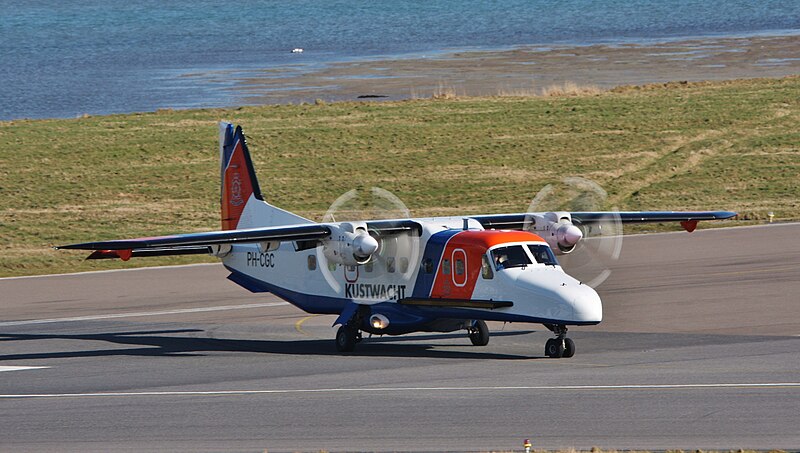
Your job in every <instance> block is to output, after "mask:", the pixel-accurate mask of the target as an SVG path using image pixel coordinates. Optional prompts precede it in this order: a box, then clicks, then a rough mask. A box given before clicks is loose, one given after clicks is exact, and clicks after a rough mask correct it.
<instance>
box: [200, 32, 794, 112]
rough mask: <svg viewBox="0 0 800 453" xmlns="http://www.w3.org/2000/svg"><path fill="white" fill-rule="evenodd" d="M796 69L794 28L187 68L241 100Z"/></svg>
mask: <svg viewBox="0 0 800 453" xmlns="http://www.w3.org/2000/svg"><path fill="white" fill-rule="evenodd" d="M798 72H800V36H757V37H719V38H702V39H692V40H681V41H669V42H651V43H637V44H630V43H626V44H605V45H590V46H574V45H555V46H554V45H547V46H521V47H516V48H513V49H506V50H496V51H472V52H455V53H453V52H447V51H442V52H440V53H437V54H433V55H417V56H413V57H409V58H402V59H394V58H387V59H376V60H357V61H351V62H346V63H335V64H332V65H328V66H321V67H320V68H318V69H313V68H312V69H309V68H305V67H302V66H298V67H296V68H291V67H281V68H277V69H263V70H253V71H246V72H241V71H235V72H228V71H222V72H211V73H203V74H194V75H192V77H199V78H208V79H209V80H211V81H214V80H218V81H219V82H226V83H231V82H232V85H231V88H230V89H231V90H236V91H239V92H241V93H244V94H245V96H246V103H253V104H262V103H266V104H275V103H291V102H301V101H314V100H315V99H321V100H323V101H341V100H353V99H359V98H360V99H376V98H377V99H394V100H397V99H407V98H418V97H422V98H424V97H431V96H441V97H447V96H464V95H466V96H495V95H523V96H528V95H541V94H548V93H551V92H554V88H556V90H555V92H558V90H557V87H562V88H563V87H564V85H565V84H567V85H570V84H574V85H577V86H578V87H579V88H589V89H595V88H596V89H609V88H613V87H616V86H620V85H641V84H649V83H662V82H669V81H701V80H729V79H738V78H754V77H781V76H786V75H791V74H797V73H798Z"/></svg>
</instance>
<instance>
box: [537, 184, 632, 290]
mask: <svg viewBox="0 0 800 453" xmlns="http://www.w3.org/2000/svg"><path fill="white" fill-rule="evenodd" d="M607 199H608V194H607V192H606V191H605V190H603V188H602V187H600V185H599V184H597V183H596V182H594V181H591V180H589V179H586V178H581V177H577V176H573V177H567V178H564V179H562V180H561V181H559V182H558V183H554V184H548V185H547V186H545V187H544V188H542V190H540V191H539V192H538V193H537V194H536V196H535V197H534V198H533V200H532V201H531V203H530V205H529V206H528V210H527V211H526V212H528V213H529V214H528V215H526V217H525V223H524V226H523V228H524V229H526V230H528V231H532V232H534V233H537V234H539V235H540V236H542V238H544V239H545V240H546V241H547V242H548V244H550V247H551V248H552V249H553V250H554V251H555V252H556V253H557V254H559V255H561V256H560V257H559V261H560V262H561V265H562V266H563V267H564V269H565V270H566V271H567V272H569V273H570V275H572V276H574V277H575V278H577V279H579V280H581V281H583V282H584V283H586V284H588V285H589V286H591V287H593V288H597V287H598V286H599V285H601V284H602V283H603V282H604V281H605V280H606V279H607V278H608V277H609V276H610V275H611V268H612V266H613V264H614V262H615V261H617V260H618V259H619V255H620V252H621V251H622V220H621V219H620V216H619V212H618V210H617V209H616V208H615V207H613V208H610V209H609V208H608V207H607V203H608V202H607ZM596 211H602V212H607V213H608V214H606V215H603V216H601V218H600V219H599V220H598V221H596V222H592V223H591V224H581V223H580V219H573V218H572V215H571V213H573V212H596Z"/></svg>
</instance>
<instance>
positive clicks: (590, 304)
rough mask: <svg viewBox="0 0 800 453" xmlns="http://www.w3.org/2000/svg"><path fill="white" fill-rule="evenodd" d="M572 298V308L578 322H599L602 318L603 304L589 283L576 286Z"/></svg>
mask: <svg viewBox="0 0 800 453" xmlns="http://www.w3.org/2000/svg"><path fill="white" fill-rule="evenodd" d="M576 289H577V291H576V292H575V297H574V299H573V300H572V310H573V311H574V312H575V320H576V321H578V322H600V321H602V320H603V304H602V302H601V301H600V296H599V295H598V294H597V291H595V290H594V288H592V287H591V286H589V285H583V284H582V285H580V286H578V288H576Z"/></svg>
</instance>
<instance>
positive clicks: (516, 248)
mask: <svg viewBox="0 0 800 453" xmlns="http://www.w3.org/2000/svg"><path fill="white" fill-rule="evenodd" d="M492 260H493V261H494V266H495V268H497V270H500V269H508V268H512V267H524V266H528V265H529V264H531V259H530V258H528V254H527V253H525V249H523V248H522V246H521V245H509V246H507V247H498V248H496V249H494V250H492Z"/></svg>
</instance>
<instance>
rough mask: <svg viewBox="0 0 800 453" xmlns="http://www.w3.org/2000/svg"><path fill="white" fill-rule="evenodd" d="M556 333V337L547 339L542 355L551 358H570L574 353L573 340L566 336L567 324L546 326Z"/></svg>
mask: <svg viewBox="0 0 800 453" xmlns="http://www.w3.org/2000/svg"><path fill="white" fill-rule="evenodd" d="M546 327H547V328H548V329H550V330H552V331H553V333H554V334H556V338H551V339H549V340H547V343H545V345H544V355H546V356H547V357H550V358H553V359H560V358H562V357H564V358H570V357H572V356H574V355H575V342H574V341H572V339H571V338H567V326H550V325H548V326H546Z"/></svg>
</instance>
